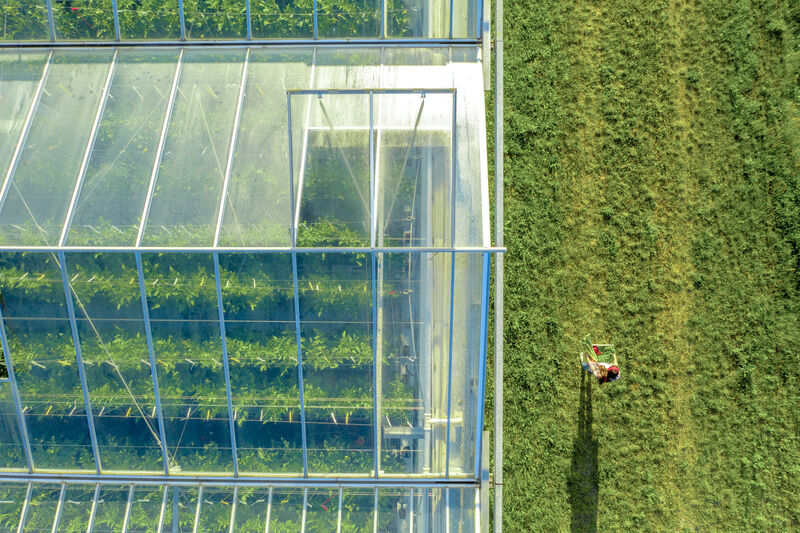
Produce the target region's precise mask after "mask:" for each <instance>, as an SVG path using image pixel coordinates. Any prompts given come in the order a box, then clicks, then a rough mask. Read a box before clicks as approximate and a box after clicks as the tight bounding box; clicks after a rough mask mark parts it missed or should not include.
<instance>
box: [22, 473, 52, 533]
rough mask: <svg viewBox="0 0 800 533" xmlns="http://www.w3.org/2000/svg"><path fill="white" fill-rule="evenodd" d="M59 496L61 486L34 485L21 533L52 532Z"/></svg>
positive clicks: (49, 484)
mask: <svg viewBox="0 0 800 533" xmlns="http://www.w3.org/2000/svg"><path fill="white" fill-rule="evenodd" d="M60 496H61V484H59V483H42V484H36V483H34V485H33V490H32V491H31V498H30V503H28V511H27V517H26V520H25V525H24V527H23V528H22V533H48V532H50V531H52V530H53V523H54V522H55V519H56V509H57V508H58V500H59V497H60Z"/></svg>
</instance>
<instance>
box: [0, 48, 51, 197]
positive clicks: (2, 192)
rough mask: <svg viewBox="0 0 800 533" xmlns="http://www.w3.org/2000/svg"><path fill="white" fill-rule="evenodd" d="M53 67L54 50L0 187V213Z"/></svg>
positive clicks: (48, 59)
mask: <svg viewBox="0 0 800 533" xmlns="http://www.w3.org/2000/svg"><path fill="white" fill-rule="evenodd" d="M52 65H53V50H50V53H49V54H47V60H46V61H45V63H44V67H43V68H42V76H41V77H40V78H39V83H38V84H37V85H36V91H35V92H34V93H33V98H32V99H31V106H30V107H29V108H28V114H27V115H26V116H25V124H24V125H23V126H22V132H21V133H20V135H19V139H18V140H17V145H16V146H15V147H14V153H13V154H12V155H11V164H10V165H9V166H8V171H7V172H6V176H5V179H4V180H3V185H2V187H0V212H2V210H3V206H4V205H5V203H6V197H7V196H8V189H9V188H10V186H11V180H12V178H13V176H14V173H15V172H16V170H17V165H18V164H19V158H20V155H21V154H22V149H23V147H24V146H25V141H27V140H28V133H30V131H31V124H32V123H33V116H34V114H35V113H36V110H37V109H38V108H39V102H41V100H42V92H43V90H44V85H45V83H46V82H47V78H48V77H49V74H50V68H51V66H52Z"/></svg>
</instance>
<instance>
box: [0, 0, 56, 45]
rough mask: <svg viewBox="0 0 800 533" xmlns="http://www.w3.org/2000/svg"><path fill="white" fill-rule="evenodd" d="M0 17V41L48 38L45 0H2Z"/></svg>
mask: <svg viewBox="0 0 800 533" xmlns="http://www.w3.org/2000/svg"><path fill="white" fill-rule="evenodd" d="M0 17H2V23H1V25H0V41H42V40H48V39H50V28H49V25H48V22H47V5H46V2H45V0H4V1H3V3H2V5H0Z"/></svg>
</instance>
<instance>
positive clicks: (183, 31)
mask: <svg viewBox="0 0 800 533" xmlns="http://www.w3.org/2000/svg"><path fill="white" fill-rule="evenodd" d="M178 17H179V18H180V21H181V41H185V40H186V16H185V14H184V10H183V0H178Z"/></svg>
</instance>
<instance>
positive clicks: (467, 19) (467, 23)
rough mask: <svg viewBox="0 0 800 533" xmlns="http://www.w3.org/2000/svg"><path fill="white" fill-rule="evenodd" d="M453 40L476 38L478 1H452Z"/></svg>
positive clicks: (478, 15)
mask: <svg viewBox="0 0 800 533" xmlns="http://www.w3.org/2000/svg"><path fill="white" fill-rule="evenodd" d="M453 4H454V5H453V38H455V39H468V38H473V39H474V38H476V33H477V31H478V22H477V21H478V19H479V17H480V13H479V12H478V9H479V3H478V0H453Z"/></svg>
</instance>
